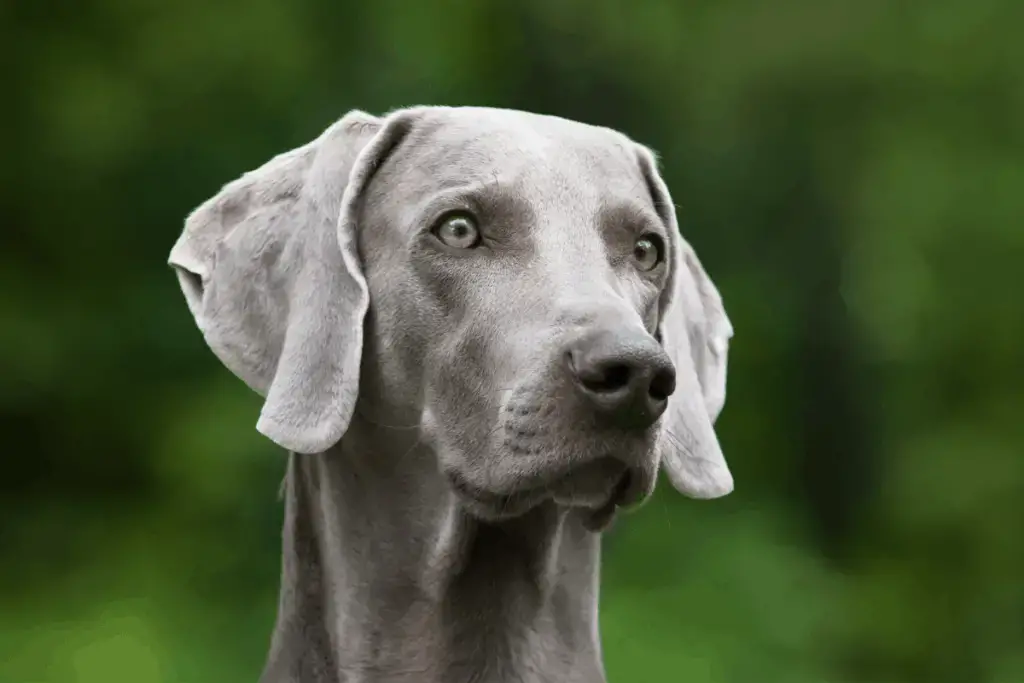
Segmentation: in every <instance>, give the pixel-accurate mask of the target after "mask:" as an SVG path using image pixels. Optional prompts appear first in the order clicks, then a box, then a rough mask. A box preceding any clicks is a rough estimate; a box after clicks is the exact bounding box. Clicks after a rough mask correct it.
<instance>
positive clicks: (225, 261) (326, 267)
mask: <svg viewBox="0 0 1024 683" xmlns="http://www.w3.org/2000/svg"><path fill="white" fill-rule="evenodd" d="M410 125H411V116H410V114H409V113H408V112H399V113H396V114H393V115H391V116H389V117H387V118H384V119H379V118H377V117H373V116H370V115H369V114H365V113H363V112H360V111H352V112H350V113H349V114H347V115H346V116H345V117H343V118H342V119H341V120H340V121H338V122H336V123H335V124H334V125H332V126H331V127H330V128H328V129H327V130H326V131H325V132H324V133H323V134H322V135H321V136H320V137H319V138H317V139H316V140H314V141H313V142H311V143H309V144H307V145H305V146H302V147H299V148H297V149H294V150H292V151H290V152H286V153H284V154H281V155H279V156H277V157H274V158H273V159H271V160H270V161H269V162H267V163H266V164H264V165H263V166H261V167H260V168H258V169H256V170H255V171H252V172H249V173H246V174H245V175H243V176H242V177H241V178H239V179H237V180H235V181H233V182H231V183H229V184H228V185H226V186H224V188H223V189H221V191H220V192H219V193H218V194H217V195H216V196H214V197H212V198H211V199H209V200H207V201H206V202H204V203H203V204H202V205H200V206H199V208H197V209H196V210H195V211H194V212H193V213H192V214H191V215H190V216H189V217H188V218H187V219H186V221H185V229H184V232H183V233H182V235H181V237H180V238H179V239H178V241H177V243H176V244H175V245H174V248H173V249H172V250H171V254H170V258H169V263H170V265H171V266H173V267H174V269H175V270H176V272H177V275H178V280H179V282H180V284H181V289H182V291H183V293H184V295H185V299H186V301H187V303H188V307H189V310H190V311H191V312H192V315H193V316H194V318H195V321H196V324H197V326H198V327H199V329H200V331H201V332H202V334H203V337H204V338H205V340H206V343H207V344H208V345H209V346H210V349H211V350H212V351H213V353H214V354H215V355H216V356H217V357H218V358H219V359H220V360H221V362H222V363H224V365H225V366H226V367H227V368H228V369H229V370H231V371H232V372H233V373H234V374H236V375H237V376H238V377H239V378H241V379H242V380H243V381H244V382H245V383H246V384H247V385H248V386H249V387H250V388H252V389H253V390H254V391H256V392H257V393H259V394H260V395H261V396H263V397H264V398H265V401H264V404H263V408H262V411H261V413H260V417H259V420H258V422H257V424H256V428H257V430H259V431H260V432H261V433H263V434H264V435H265V436H267V437H269V438H270V439H271V440H273V441H274V442H275V443H277V444H279V445H280V446H283V447H284V448H287V449H288V450H290V451H294V452H297V453H319V452H323V451H325V450H327V449H328V448H330V447H331V446H333V445H334V444H335V443H337V442H338V441H339V440H340V439H341V437H342V435H343V434H344V433H345V430H346V429H347V428H348V424H349V421H350V420H351V418H352V414H353V412H354V410H355V403H356V397H357V394H358V388H359V364H360V359H361V355H362V346H363V318H364V316H365V315H366V311H367V307H368V306H369V293H368V291H367V285H366V280H365V279H364V277H363V274H362V270H361V267H360V263H359V255H358V253H357V246H356V221H357V219H358V215H359V208H360V204H361V198H362V196H363V191H364V189H365V187H366V185H367V184H368V181H369V179H370V178H371V177H372V175H373V173H374V171H375V170H376V169H377V168H378V167H379V165H380V163H381V162H382V161H383V160H384V159H385V158H386V156H387V155H388V153H389V152H390V151H391V150H392V149H394V147H395V146H396V145H397V144H398V143H399V141H400V140H401V139H402V137H403V136H404V135H405V134H406V133H407V132H408V129H409V127H410Z"/></svg>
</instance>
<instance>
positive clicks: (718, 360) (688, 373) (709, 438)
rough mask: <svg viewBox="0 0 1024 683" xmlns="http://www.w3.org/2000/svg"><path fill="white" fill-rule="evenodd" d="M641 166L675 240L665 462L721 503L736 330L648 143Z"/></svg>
mask: <svg viewBox="0 0 1024 683" xmlns="http://www.w3.org/2000/svg"><path fill="white" fill-rule="evenodd" d="M640 167H641V169H642V170H643V174H644V178H645V180H646V181H647V186H648V189H649V190H650V193H651V196H652V197H653V199H654V204H655V207H656V208H657V211H658V213H659V215H660V216H661V218H662V220H663V221H664V222H665V225H666V226H667V227H668V239H669V245H668V246H669V253H668V263H669V277H668V282H667V284H666V288H665V292H664V294H663V295H662V300H661V302H660V308H661V315H660V321H659V326H658V332H659V336H660V337H661V340H662V343H663V344H664V346H665V350H666V352H667V353H668V354H669V356H670V357H671V358H672V362H673V363H674V364H675V367H676V391H675V393H673V394H672V396H671V397H670V398H669V403H668V408H667V410H666V411H665V416H664V418H663V423H662V434H661V441H660V450H661V462H662V464H663V465H664V467H665V471H666V473H667V474H668V477H669V480H670V481H671V482H672V484H673V486H675V488H676V489H677V490H679V491H680V492H681V493H683V494H685V495H687V496H690V497H692V498H718V497H720V496H724V495H726V494H728V493H729V492H730V491H732V489H733V479H732V474H731V473H730V472H729V467H728V465H726V462H725V457H724V456H723V455H722V449H721V446H720V445H719V443H718V437H717V436H716V435H715V430H714V427H713V425H714V422H715V420H716V419H717V418H718V414H719V413H720V412H721V410H722V406H723V405H724V403H725V371H726V360H727V356H728V352H729V339H730V338H731V337H732V335H733V328H732V324H731V323H730V322H729V318H728V316H727V315H726V313H725V308H724V307H723V305H722V297H721V296H720V295H719V293H718V290H717V289H716V288H715V285H714V283H712V282H711V278H709V277H708V274H707V272H705V270H704V268H703V267H702V266H701V264H700V261H699V260H698V259H697V254H696V253H694V251H693V248H692V247H690V245H689V244H687V243H686V242H685V241H684V240H683V239H682V237H681V236H680V235H679V226H678V223H677V220H676V212H675V205H674V204H673V203H672V198H671V195H670V194H669V192H668V188H667V187H666V186H665V182H664V180H662V178H661V176H660V175H659V174H658V171H657V166H656V162H655V158H654V154H653V153H652V152H651V151H650V150H649V149H647V148H645V147H642V146H641V147H640Z"/></svg>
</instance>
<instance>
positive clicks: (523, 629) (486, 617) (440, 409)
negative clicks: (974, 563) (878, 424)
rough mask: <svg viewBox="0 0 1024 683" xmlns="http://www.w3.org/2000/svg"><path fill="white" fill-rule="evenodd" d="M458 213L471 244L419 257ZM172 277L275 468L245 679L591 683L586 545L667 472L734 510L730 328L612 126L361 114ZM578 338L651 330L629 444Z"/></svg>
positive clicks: (250, 180)
mask: <svg viewBox="0 0 1024 683" xmlns="http://www.w3.org/2000/svg"><path fill="white" fill-rule="evenodd" d="M451 209H461V210H471V211H473V212H475V214H476V215H477V216H478V220H479V225H480V228H481V230H482V232H483V233H484V236H485V238H486V244H485V246H483V247H481V248H480V249H477V250H474V251H468V252H460V251H455V250H452V249H450V248H448V247H444V246H443V245H441V244H440V243H439V242H438V241H437V240H436V239H435V238H434V237H432V235H431V234H430V233H429V231H428V230H427V228H428V226H430V225H431V224H432V221H433V220H434V219H435V218H436V217H437V216H438V215H441V214H443V213H444V212H445V211H447V210H451ZM644 231H647V232H653V233H655V234H657V235H660V236H661V237H662V239H664V240H665V241H666V243H667V244H668V250H667V251H668V253H667V254H666V263H665V265H663V266H659V267H658V268H655V269H653V270H652V271H650V272H649V273H646V272H641V271H639V270H637V269H636V268H634V267H633V264H632V262H631V261H630V260H629V255H630V254H631V248H632V244H633V240H635V239H636V238H637V236H639V235H640V233H641V232H644ZM170 263H171V264H172V265H173V266H174V267H175V269H176V270H177V273H178V276H179V279H180V282H181V286H182V289H183V291H184V293H185V297H186V300H187V302H188V305H189V308H190V310H191V311H192V313H193V315H194V316H195V320H196V323H197V325H198V326H199V328H200V330H201V331H202V333H203V336H204V338H205V339H206V341H207V343H208V344H209V346H210V347H211V349H212V350H213V352H214V353H215V354H216V355H217V357H218V358H220V360H221V361H222V362H223V363H224V365H226V366H227V367H228V368H229V369H230V370H231V371H233V372H234V373H235V374H237V375H238V376H239V377H240V378H241V379H242V380H244V381H245V382H246V384H248V385H249V386H250V387H251V388H252V389H253V390H255V391H257V392H258V393H260V394H261V395H262V396H264V397H265V403H264V406H263V410H262V412H261V415H260V419H259V421H258V422H257V429H258V430H259V431H260V432H262V433H263V434H265V435H266V436H267V437H269V438H270V439H272V440H273V441H274V442H276V443H277V444H279V445H281V446H282V447H284V448H286V449H287V450H289V451H290V452H291V455H290V458H289V463H288V474H287V477H286V481H285V499H286V515H285V527H284V542H283V546H284V547H283V553H284V559H283V568H282V585H281V593H280V595H281V597H280V604H279V612H278V618H277V624H276V627H275V630H274V635H273V638H272V642H271V646H270V654H269V657H268V661H267V664H266V668H265V670H264V674H263V677H262V679H261V680H262V681H263V682H264V683H298V682H300V681H301V682H302V683H341V682H343V681H344V682H346V683H357V682H358V683H385V682H388V683H398V682H399V681H402V682H410V683H411V682H413V681H415V682H416V683H441V682H444V683H469V682H470V681H473V682H479V683H506V682H507V683H511V682H513V681H515V682H516V683H548V682H551V683H554V682H556V681H557V682H558V683H573V682H576V683H598V682H600V681H604V680H605V679H604V672H603V665H602V662H601V650H600V642H599V637H598V627H597V623H598V621H597V598H598V564H599V551H600V534H599V533H595V531H600V530H602V529H604V528H605V527H607V525H608V524H609V523H610V521H611V519H612V517H613V516H614V513H615V510H616V507H617V505H616V503H622V502H625V501H630V502H636V501H640V500H643V499H645V498H646V497H647V496H648V495H649V494H650V493H651V491H652V490H653V488H654V483H655V478H656V473H657V471H658V468H659V466H661V467H664V468H665V470H666V471H667V473H668V476H669V479H670V481H671V482H672V483H673V485H674V486H675V487H676V488H677V489H679V490H680V491H681V492H683V493H684V494H686V495H688V496H691V497H696V498H715V497H718V496H722V495H725V494H727V493H729V492H730V491H731V490H732V487H733V482H732V476H731V474H730V473H729V469H728V467H727V466H726V463H725V460H724V458H723V457H722V452H721V449H720V447H719V445H718V440H717V438H716V436H715V433H714V429H713V427H712V424H713V422H714V420H715V418H716V417H717V416H718V413H719V411H720V410H721V408H722V405H723V403H724V400H725V369H726V355H727V351H728V343H729V338H730V337H731V336H732V327H731V325H730V323H729V320H728V318H727V316H726V314H725V311H724V309H723V307H722V302H721V298H720V297H719V294H718V292H717V290H716V289H715V287H714V285H713V284H712V282H711V280H710V279H709V278H708V276H707V274H706V273H705V271H704V269H703V268H702V267H701V265H700V262H699V261H698V260H697V257H696V255H695V254H694V252H693V250H692V249H691V248H690V246H689V245H688V244H686V243H685V242H684V241H683V240H682V238H681V237H680V236H679V234H678V228H677V224H676V216H675V208H674V205H673V203H672V200H671V198H670V196H669V194H668V190H667V188H666V187H665V184H664V182H663V181H662V179H661V177H660V176H659V174H658V172H657V169H656V162H655V159H654V156H653V154H652V153H651V152H650V151H649V150H648V149H647V148H645V147H643V146H641V145H639V144H637V143H635V142H633V141H632V140H630V139H629V138H627V137H626V136H624V135H622V134H621V133H618V132H615V131H612V130H609V129H606V128H599V127H594V126H589V125H585V124H581V123H576V122H572V121H567V120H565V119H560V118H556V117H551V116H541V115H536V114H528V113H524V112H516V111H510V110H499V109H485V108H448V107H416V108H410V109H403V110H399V111H396V112H392V113H391V114H389V115H387V116H385V117H381V118H377V117H373V116H370V115H368V114H365V113H363V112H359V111H354V112H351V113H349V114H348V115H346V116H345V117H344V118H342V119H341V120H340V121H338V122H337V123H336V124H334V125H333V126H331V127H330V128H329V129H328V130H327V131H326V132H325V133H324V134H323V135H321V136H320V137H319V138H318V139H317V140H315V141H313V142H312V143H310V144H308V145H306V146H304V147H301V148H299V149H296V150H293V151H291V152H288V153H285V154H283V155H280V156H278V157H275V158H274V159H272V160H271V161H269V162H268V163H267V164H265V165H264V166H262V167H260V168H259V169H257V170H255V171H253V172H251V173H248V174H246V175H244V176H242V177H241V178H240V179H239V180H236V181H234V182H232V183H230V184H228V185H226V186H225V187H224V188H223V189H222V190H221V191H220V192H219V193H218V194H217V195H216V196H215V197H213V198H212V199H210V200H208V201H207V202H205V203H204V204H202V205H201V206H200V207H199V208H198V209H196V211H195V212H193V213H192V215H191V216H189V218H188V220H187V221H186V225H185V230H184V233H183V234H182V236H181V238H180V239H179V241H178V243H177V244H176V245H175V246H174V248H173V250H172V252H171V256H170ZM595 325H605V326H608V328H609V329H616V330H624V331H625V332H623V333H624V334H626V333H628V334H631V335H633V337H634V338H637V339H640V338H641V337H642V338H644V339H650V338H651V336H652V335H655V334H657V335H659V337H660V339H661V340H662V341H663V344H664V350H665V351H666V352H667V353H668V355H669V357H670V358H671V360H672V363H673V364H674V366H675V369H676V378H677V379H676V383H677V388H676V390H675V392H674V393H673V394H672V396H671V397H670V398H669V400H668V408H667V411H666V412H665V413H664V415H663V417H662V418H661V419H660V421H659V422H658V423H656V424H655V425H654V426H653V427H651V428H649V429H646V430H645V431H643V432H642V433H639V432H637V433H634V432H629V433H627V432H625V431H622V432H620V431H616V430H614V429H610V428H608V427H607V426H606V425H602V424H600V423H599V421H597V420H596V419H595V418H594V417H593V416H592V415H590V414H589V413H587V411H586V410H585V407H584V406H583V404H582V403H581V402H580V400H577V399H576V398H574V394H573V389H572V387H571V386H569V385H568V383H567V381H566V380H565V378H564V375H565V372H564V370H563V368H562V366H563V363H562V360H561V359H562V355H563V349H564V348H565V344H566V343H568V342H570V341H571V340H573V339H575V338H577V337H579V335H581V334H583V333H584V332H585V331H586V330H588V329H591V328H593V327H594V326H595ZM659 353H662V352H661V351H659ZM610 453H614V455H615V458H614V459H612V458H609V457H605V456H607V455H608V454H610ZM624 469H627V470H628V471H629V472H630V473H631V475H632V478H623V470H624ZM623 481H629V482H631V485H630V490H629V492H628V495H626V496H625V497H624V498H621V499H620V498H612V496H613V489H614V488H615V487H616V486H617V482H618V483H621V482H623Z"/></svg>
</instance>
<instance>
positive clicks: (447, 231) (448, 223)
mask: <svg viewBox="0 0 1024 683" xmlns="http://www.w3.org/2000/svg"><path fill="white" fill-rule="evenodd" d="M434 235H435V236H436V237H437V239H439V240H441V242H443V243H444V244H445V245H447V246H449V247H452V248H453V249H472V248H474V247H476V246H478V245H479V244H480V230H479V228H477V226H476V221H474V220H473V217H472V216H470V215H468V214H464V213H458V214H454V215H451V216H449V217H447V218H445V219H444V220H442V221H441V222H440V223H439V224H438V226H437V228H435V229H434Z"/></svg>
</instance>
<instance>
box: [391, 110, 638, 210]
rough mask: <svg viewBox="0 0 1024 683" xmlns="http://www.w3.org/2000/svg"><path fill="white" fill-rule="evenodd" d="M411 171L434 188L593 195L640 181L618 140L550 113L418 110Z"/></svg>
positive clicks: (630, 153) (626, 146) (624, 143)
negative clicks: (536, 188)
mask: <svg viewBox="0 0 1024 683" xmlns="http://www.w3.org/2000/svg"><path fill="white" fill-rule="evenodd" d="M411 142H412V145H411V153H412V156H413V161H414V164H413V165H414V166H415V167H416V168H418V169H419V171H420V172H423V173H426V174H429V175H430V176H431V178H432V179H433V180H434V181H435V182H439V183H440V184H441V185H458V184H463V183H466V182H467V181H469V182H474V181H475V182H479V183H488V182H491V183H493V182H502V183H508V184H518V185H521V186H524V187H523V189H526V188H527V187H528V186H531V185H543V186H550V184H551V183H552V182H556V183H557V182H561V183H571V184H573V185H577V186H584V185H585V186H587V187H589V188H593V189H595V190H597V189H601V190H609V189H612V188H613V187H614V186H617V185H622V186H624V187H629V186H630V185H635V181H636V180H637V179H638V178H640V171H639V168H638V166H637V162H636V156H635V151H634V150H631V148H630V147H631V143H630V141H629V139H628V138H626V136H624V135H622V134H621V133H618V132H617V131H614V130H611V129H609V128H602V127H599V126H593V125H589V124H585V123H580V122H578V121H571V120H569V119H563V118H560V117H557V116H548V115H543V114H534V113H530V112H523V111H517V110H511V109H492V108H486V107H450V108H446V107H436V108H427V109H424V111H423V113H422V116H421V119H420V121H419V122H418V124H417V125H416V126H415V127H414V129H413V135H412V140H411Z"/></svg>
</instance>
